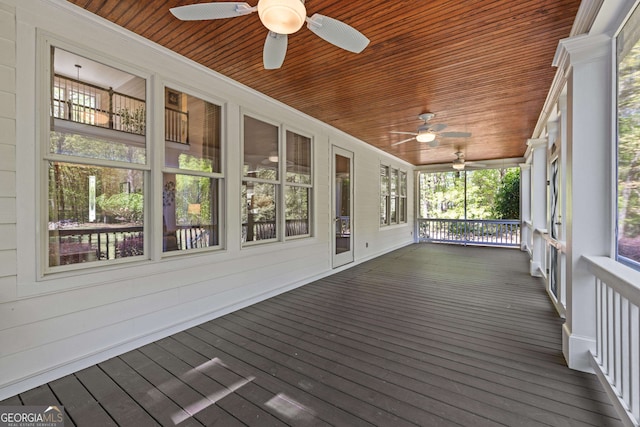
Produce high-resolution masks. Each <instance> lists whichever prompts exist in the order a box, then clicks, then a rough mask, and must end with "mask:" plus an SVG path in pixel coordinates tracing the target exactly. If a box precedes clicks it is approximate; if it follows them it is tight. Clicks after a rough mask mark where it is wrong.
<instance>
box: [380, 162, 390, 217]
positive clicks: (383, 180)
mask: <svg viewBox="0 0 640 427" xmlns="http://www.w3.org/2000/svg"><path fill="white" fill-rule="evenodd" d="M388 221H389V166H383V165H381V166H380V225H386V224H388Z"/></svg>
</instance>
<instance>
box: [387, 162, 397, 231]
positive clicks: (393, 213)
mask: <svg viewBox="0 0 640 427" xmlns="http://www.w3.org/2000/svg"><path fill="white" fill-rule="evenodd" d="M390 202H391V205H390V206H389V219H390V221H391V224H397V223H398V169H391V200H390Z"/></svg>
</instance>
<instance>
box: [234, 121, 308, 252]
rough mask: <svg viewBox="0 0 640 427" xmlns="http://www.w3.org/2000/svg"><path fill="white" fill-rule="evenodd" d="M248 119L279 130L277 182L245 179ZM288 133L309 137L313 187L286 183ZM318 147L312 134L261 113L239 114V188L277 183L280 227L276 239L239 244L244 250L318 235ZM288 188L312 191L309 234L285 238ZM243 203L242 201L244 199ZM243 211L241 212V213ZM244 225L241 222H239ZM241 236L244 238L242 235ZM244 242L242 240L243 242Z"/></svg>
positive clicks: (277, 210)
mask: <svg viewBox="0 0 640 427" xmlns="http://www.w3.org/2000/svg"><path fill="white" fill-rule="evenodd" d="M245 117H251V118H252V119H255V120H259V121H262V122H264V123H267V124H269V125H272V126H274V127H276V128H277V129H278V153H279V156H280V157H281V158H282V159H284V160H283V161H279V162H278V180H275V181H274V180H266V179H261V178H252V177H246V176H244V141H245V135H244V120H245ZM287 131H289V132H293V133H295V134H297V135H300V136H303V137H305V138H309V140H310V143H311V147H310V151H311V184H301V183H290V182H287V177H286V172H287V168H286V138H287ZM314 152H315V144H314V137H313V135H311V134H310V133H307V132H303V131H300V130H299V129H296V128H294V127H292V126H289V125H287V124H285V123H282V122H279V121H277V120H274V119H271V118H267V117H265V116H263V115H261V114H257V113H255V112H252V111H250V110H246V109H241V112H240V156H239V157H240V159H239V162H240V164H239V171H240V185H241V187H242V186H243V185H244V182H255V183H265V184H274V185H275V186H276V195H275V199H276V224H277V225H278V227H277V228H276V237H275V238H273V239H263V240H256V241H251V242H242V241H241V242H240V246H241V248H250V247H254V246H262V245H265V244H269V243H282V242H288V241H293V240H301V239H309V238H312V237H313V236H314V235H315V232H314V228H313V227H314V223H315V221H314V206H315V203H314V200H315V197H316V195H315V191H316V189H315V184H314V183H315V169H316V168H315V155H314ZM287 186H292V187H304V188H309V189H310V191H309V197H310V200H309V226H308V227H309V233H308V234H302V235H296V236H287V235H286V212H285V209H286V208H285V190H286V187H287ZM241 203H242V198H241ZM240 212H242V211H241V210H240ZM240 223H242V221H240ZM240 237H241V236H240ZM240 240H241V239H240Z"/></svg>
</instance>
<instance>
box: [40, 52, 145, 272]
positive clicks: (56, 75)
mask: <svg viewBox="0 0 640 427" xmlns="http://www.w3.org/2000/svg"><path fill="white" fill-rule="evenodd" d="M50 54H51V64H52V72H51V75H49V76H48V78H49V79H48V81H49V83H50V87H49V95H50V96H49V99H48V101H49V105H48V107H49V114H50V120H49V123H50V127H49V139H48V141H45V142H46V145H47V147H46V149H45V152H44V160H45V162H43V163H42V164H43V166H44V167H46V168H47V169H46V171H44V172H45V173H46V176H47V180H48V184H47V186H48V203H47V204H46V205H45V206H46V207H45V209H47V213H46V216H47V219H48V224H47V225H48V242H47V243H46V248H47V251H46V252H47V262H46V263H44V265H46V266H48V267H59V266H62V265H68V264H79V263H86V262H98V261H102V262H106V261H109V260H114V259H116V258H129V257H136V256H142V255H144V253H145V252H144V211H145V205H144V202H145V200H144V186H145V175H146V172H145V171H144V170H142V169H141V168H143V167H144V165H145V164H146V162H147V151H146V128H147V123H146V115H147V113H146V110H147V109H146V101H145V99H146V81H145V79H143V78H141V77H139V76H136V75H133V74H131V73H128V72H125V71H122V70H119V69H117V68H114V67H111V66H108V65H105V64H102V63H100V62H96V61H93V60H91V59H88V58H85V57H82V56H79V55H77V54H75V53H71V52H68V51H66V50H63V49H60V48H57V47H52V48H51V51H50ZM61 157H63V158H64V161H63V160H61Z"/></svg>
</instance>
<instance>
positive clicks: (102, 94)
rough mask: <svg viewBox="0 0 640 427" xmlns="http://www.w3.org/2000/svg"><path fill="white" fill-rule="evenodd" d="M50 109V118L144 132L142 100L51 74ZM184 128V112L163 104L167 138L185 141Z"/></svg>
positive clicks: (185, 130)
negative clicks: (51, 94)
mask: <svg viewBox="0 0 640 427" xmlns="http://www.w3.org/2000/svg"><path fill="white" fill-rule="evenodd" d="M51 113H52V116H53V118H54V119H61V120H67V121H71V122H74V123H80V124H84V125H90V126H95V127H99V128H103V129H111V130H116V131H119V132H126V133H130V134H134V135H145V134H146V103H145V100H143V99H139V98H136V97H133V96H130V95H126V94H124V93H120V92H117V91H114V90H113V89H112V88H103V87H100V86H97V85H94V84H91V83H87V82H83V81H81V80H76V79H72V78H69V77H64V76H61V75H56V76H54V81H53V96H52V98H51ZM188 129H189V115H188V112H185V111H180V110H176V109H173V108H165V139H166V140H167V141H171V142H177V143H181V144H188V143H189V138H188V136H189V132H188Z"/></svg>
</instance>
